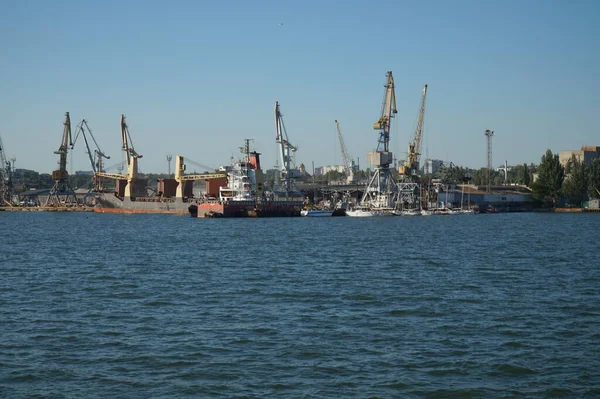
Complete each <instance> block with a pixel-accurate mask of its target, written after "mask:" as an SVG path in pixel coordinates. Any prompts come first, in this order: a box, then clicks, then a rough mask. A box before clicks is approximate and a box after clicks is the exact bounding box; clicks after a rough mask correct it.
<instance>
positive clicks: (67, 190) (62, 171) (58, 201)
mask: <svg viewBox="0 0 600 399" xmlns="http://www.w3.org/2000/svg"><path fill="white" fill-rule="evenodd" d="M63 125H64V129H63V136H62V141H61V143H60V147H59V148H58V150H57V151H54V153H55V154H58V155H59V161H58V169H57V170H55V171H53V172H52V179H53V180H54V186H53V187H52V189H51V190H50V194H49V195H48V199H47V200H46V206H57V205H73V204H74V205H76V204H77V197H76V196H75V191H73V188H72V187H71V183H69V173H68V172H67V154H68V152H69V149H73V141H72V140H71V118H70V117H69V113H68V112H66V113H65V121H64V123H63Z"/></svg>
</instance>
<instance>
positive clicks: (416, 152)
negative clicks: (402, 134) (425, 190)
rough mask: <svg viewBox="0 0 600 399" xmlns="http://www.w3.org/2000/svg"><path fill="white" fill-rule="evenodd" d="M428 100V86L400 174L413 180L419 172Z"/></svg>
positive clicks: (425, 89)
mask: <svg viewBox="0 0 600 399" xmlns="http://www.w3.org/2000/svg"><path fill="white" fill-rule="evenodd" d="M426 99H427V85H425V86H424V87H423V94H422V95H421V106H420V107H419V117H418V119H417V127H416V128H415V133H414V135H413V139H412V141H411V142H410V143H409V144H408V152H407V154H406V161H404V165H402V166H400V168H399V169H398V172H399V173H400V175H403V176H409V177H411V178H413V179H415V178H416V174H417V173H418V171H419V158H420V156H421V142H422V139H423V125H424V123H425V101H426Z"/></svg>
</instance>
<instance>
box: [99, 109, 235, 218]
mask: <svg viewBox="0 0 600 399" xmlns="http://www.w3.org/2000/svg"><path fill="white" fill-rule="evenodd" d="M121 139H122V144H123V147H122V149H123V151H124V152H125V154H126V157H125V158H126V161H127V174H116V173H106V172H102V171H98V172H96V173H95V175H94V179H95V182H94V185H95V186H96V188H97V189H96V193H95V196H94V199H95V205H94V212H101V213H175V214H183V215H185V214H187V213H188V208H189V206H190V205H191V204H194V203H198V202H199V199H196V198H194V197H193V193H192V190H193V182H194V181H195V180H206V181H207V182H209V181H210V182H213V184H214V183H216V184H218V182H221V184H225V182H226V177H227V176H226V175H225V174H224V173H206V174H200V175H186V174H185V173H184V172H185V164H184V159H183V157H182V156H181V155H178V156H177V157H176V158H175V178H174V179H161V180H159V181H158V187H157V190H156V195H152V196H149V195H148V194H147V185H148V184H147V183H148V181H147V180H146V179H141V178H139V176H138V159H139V158H142V155H140V154H139V153H138V152H137V151H136V150H135V149H134V148H133V144H132V141H131V137H130V134H129V128H128V127H127V124H126V123H125V115H121ZM103 178H109V179H114V180H116V190H115V191H114V192H105V191H104V190H103V189H102V188H101V187H102V184H101V179H103Z"/></svg>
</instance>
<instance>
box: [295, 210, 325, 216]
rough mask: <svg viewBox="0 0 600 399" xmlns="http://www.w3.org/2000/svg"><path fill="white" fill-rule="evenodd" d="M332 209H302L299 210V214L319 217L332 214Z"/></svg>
mask: <svg viewBox="0 0 600 399" xmlns="http://www.w3.org/2000/svg"><path fill="white" fill-rule="evenodd" d="M332 215H333V210H327V209H303V210H301V211H300V216H308V217H321V216H332Z"/></svg>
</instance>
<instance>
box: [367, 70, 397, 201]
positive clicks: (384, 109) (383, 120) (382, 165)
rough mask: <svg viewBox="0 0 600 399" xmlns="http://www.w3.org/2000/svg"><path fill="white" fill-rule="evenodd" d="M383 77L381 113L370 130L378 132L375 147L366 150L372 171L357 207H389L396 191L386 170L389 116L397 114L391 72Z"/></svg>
mask: <svg viewBox="0 0 600 399" xmlns="http://www.w3.org/2000/svg"><path fill="white" fill-rule="evenodd" d="M386 78H387V80H386V84H385V85H384V87H385V91H384V95H383V102H382V105H381V116H380V117H379V119H378V120H377V122H375V123H374V124H373V129H375V130H377V131H378V132H379V137H378V140H377V150H376V151H371V152H369V153H367V159H368V161H369V163H370V164H372V165H374V166H375V173H374V174H373V176H372V177H371V179H370V180H369V182H368V183H367V187H366V189H365V193H364V194H363V196H362V199H361V206H364V207H367V208H370V209H389V208H393V207H394V206H395V203H396V199H397V191H398V187H397V185H396V182H395V181H394V179H393V176H392V171H391V169H390V164H391V163H392V161H393V155H392V153H391V152H390V125H391V121H392V118H393V117H394V116H395V115H396V114H397V113H398V110H397V109H396V92H395V88H394V77H393V76H392V71H388V72H387V74H386Z"/></svg>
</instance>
